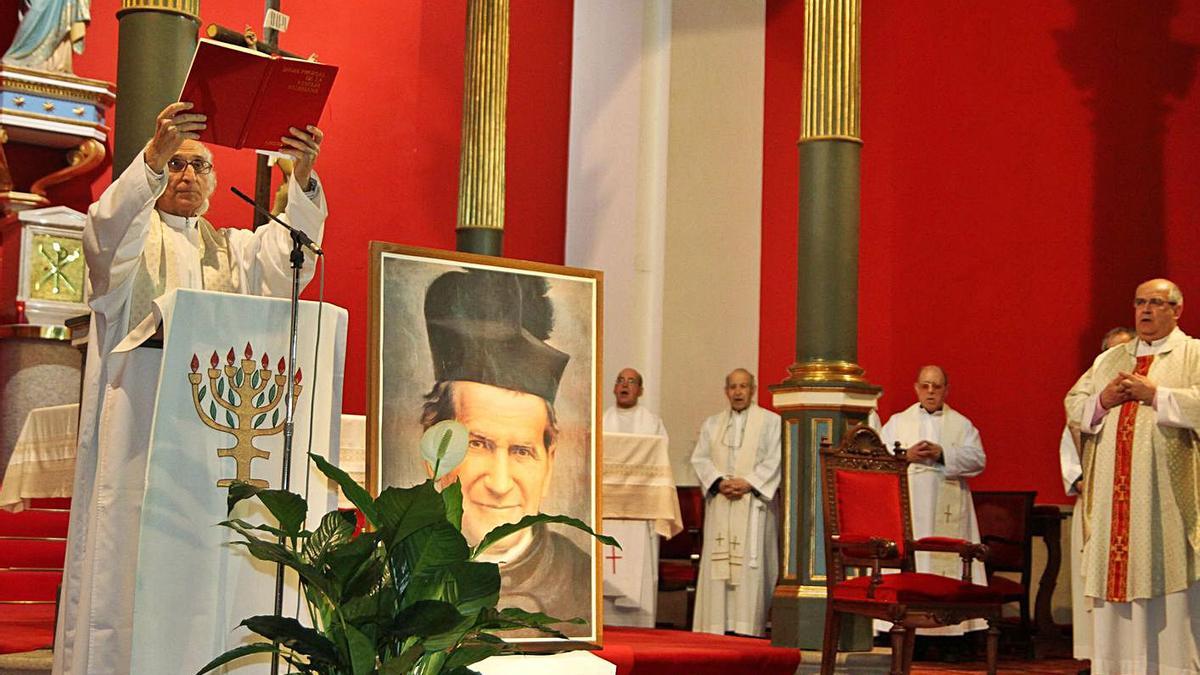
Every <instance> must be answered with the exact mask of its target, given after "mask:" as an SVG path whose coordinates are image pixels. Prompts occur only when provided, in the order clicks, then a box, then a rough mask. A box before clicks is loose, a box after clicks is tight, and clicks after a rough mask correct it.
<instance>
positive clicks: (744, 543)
mask: <svg viewBox="0 0 1200 675" xmlns="http://www.w3.org/2000/svg"><path fill="white" fill-rule="evenodd" d="M781 426H782V424H781V421H780V418H779V415H776V414H775V413H773V412H771V411H769V410H766V409H763V408H760V407H758V406H757V405H751V406H750V407H749V408H747V409H746V410H743V411H741V412H737V411H733V410H725V411H723V412H720V413H718V414H716V415H713V416H712V417H709V418H708V419H707V420H705V421H704V424H703V425H702V426H701V427H700V438H699V440H698V441H697V442H696V449H695V450H694V451H693V453H692V468H693V469H695V471H696V477H697V478H699V480H700V489H702V490H704V491H705V492H706V497H705V501H704V552H703V554H702V555H701V557H700V578H699V580H698V582H697V587H696V612H695V618H694V620H693V625H692V629H693V630H695V631H697V632H704V633H716V634H718V635H720V634H723V633H725V632H726V631H732V632H734V633H740V634H742V635H758V636H762V635H765V634H766V623H767V611H768V609H769V608H770V604H771V594H772V593H773V592H774V590H775V581H776V578H777V577H778V576H779V559H778V539H779V527H778V513H777V510H776V509H777V504H776V499H775V497H776V492H778V490H779V482H780V478H781V473H780V463H781V462H780V460H781V458H782V448H781V447H780V444H779V443H780V441H779V439H780V433H781ZM730 476H735V477H738V478H743V479H745V480H747V481H748V482H749V483H750V485H751V487H752V488H753V492H751V493H749V494H747V495H745V496H744V497H742V498H741V499H737V500H731V499H729V498H728V497H726V496H725V495H722V494H720V493H715V494H714V490H713V487H714V486H715V485H717V483H718V482H719V481H720V480H721V479H722V478H725V477H730ZM739 502H740V503H739Z"/></svg>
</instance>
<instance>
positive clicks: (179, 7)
mask: <svg viewBox="0 0 1200 675" xmlns="http://www.w3.org/2000/svg"><path fill="white" fill-rule="evenodd" d="M133 11H152V12H166V13H167V14H181V15H183V16H186V17H187V18H189V19H196V20H197V21H199V20H200V0H121V9H118V10H117V16H118V17H119V16H121V14H123V13H125V12H133Z"/></svg>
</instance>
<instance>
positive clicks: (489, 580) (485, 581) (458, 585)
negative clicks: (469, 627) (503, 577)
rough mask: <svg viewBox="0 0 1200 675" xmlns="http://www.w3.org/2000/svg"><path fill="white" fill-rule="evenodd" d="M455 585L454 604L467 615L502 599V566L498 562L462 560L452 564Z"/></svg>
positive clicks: (451, 574) (473, 613)
mask: <svg viewBox="0 0 1200 675" xmlns="http://www.w3.org/2000/svg"><path fill="white" fill-rule="evenodd" d="M449 577H450V579H452V580H453V585H454V605H455V607H457V608H458V611H459V612H460V613H462V614H465V615H467V616H473V615H475V614H478V613H479V610H481V609H483V608H485V607H495V606H496V603H497V602H499V600H500V568H499V567H498V566H497V565H496V563H485V562H474V561H468V562H460V563H454V564H453V565H451V566H450V575H449Z"/></svg>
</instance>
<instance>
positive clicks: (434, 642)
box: [423, 616, 475, 654]
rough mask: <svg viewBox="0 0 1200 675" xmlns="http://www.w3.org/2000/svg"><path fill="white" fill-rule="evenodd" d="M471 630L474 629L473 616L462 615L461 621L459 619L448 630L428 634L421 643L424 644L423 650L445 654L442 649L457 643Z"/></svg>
mask: <svg viewBox="0 0 1200 675" xmlns="http://www.w3.org/2000/svg"><path fill="white" fill-rule="evenodd" d="M473 630H475V617H473V616H465V617H463V619H462V621H459V622H458V624H457V625H456V626H454V627H453V628H451V629H450V630H448V631H445V632H443V633H438V634H436V635H430V636H429V637H427V638H425V641H424V643H423V644H424V645H425V651H426V652H439V653H441V654H446V652H444V651H442V650H445V649H449V648H450V647H453V646H454V645H456V644H458V643H459V642H461V641H462V640H463V638H465V637H466V636H467V634H468V633H470V632H471V631H473Z"/></svg>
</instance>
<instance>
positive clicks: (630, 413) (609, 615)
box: [604, 405, 667, 628]
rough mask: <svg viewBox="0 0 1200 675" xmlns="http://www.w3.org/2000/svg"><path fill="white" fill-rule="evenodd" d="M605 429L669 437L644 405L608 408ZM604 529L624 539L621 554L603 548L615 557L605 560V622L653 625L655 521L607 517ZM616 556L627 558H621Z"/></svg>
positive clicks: (656, 576) (656, 601) (655, 599)
mask: <svg viewBox="0 0 1200 675" xmlns="http://www.w3.org/2000/svg"><path fill="white" fill-rule="evenodd" d="M604 431H606V432H616V433H622V434H643V435H647V436H662V437H664V438H666V437H667V428H666V427H665V426H663V423H662V419H661V418H660V417H659V416H658V415H655V414H654V413H652V412H650V411H649V410H647V409H646V408H644V407H643V406H641V405H635V406H633V407H631V408H621V407H619V406H612V407H611V408H609V409H608V410H605V411H604ZM604 532H605V534H609V535H612V536H614V537H616V538H617V541H619V542H621V551H620V552H619V553H618V552H615V551H613V550H612V547H611V546H605V547H604V555H605V556H609V555H612V556H613V558H612V560H611V563H612V565H609V564H608V562H610V561H605V563H606V564H605V567H604V623H605V625H609V626H638V627H642V628H653V627H654V617H655V614H656V612H657V607H658V547H659V538H658V535H657V534H655V532H654V527H653V523H652V522H651V521H648V520H618V519H615V518H605V519H604ZM616 556H625V558H624V560H620V559H618V558H617V557H616ZM618 563H620V564H618ZM614 567H617V571H616V572H614V571H613V568H614ZM622 581H623V582H624V583H620V582H622Z"/></svg>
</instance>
